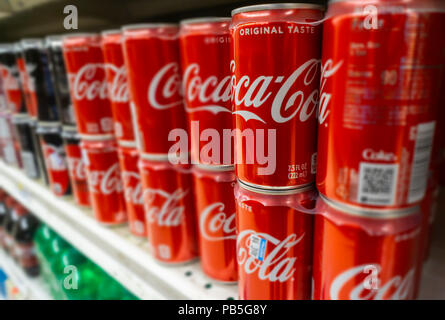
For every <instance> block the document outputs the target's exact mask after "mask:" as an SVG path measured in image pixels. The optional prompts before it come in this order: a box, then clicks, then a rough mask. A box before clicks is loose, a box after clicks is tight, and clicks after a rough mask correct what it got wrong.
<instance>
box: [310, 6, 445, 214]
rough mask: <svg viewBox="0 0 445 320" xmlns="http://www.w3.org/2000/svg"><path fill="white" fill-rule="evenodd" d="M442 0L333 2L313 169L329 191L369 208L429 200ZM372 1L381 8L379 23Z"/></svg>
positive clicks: (444, 46) (444, 17)
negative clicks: (314, 168)
mask: <svg viewBox="0 0 445 320" xmlns="http://www.w3.org/2000/svg"><path fill="white" fill-rule="evenodd" d="M433 3H435V5H433ZM440 3H441V5H440V7H439V2H431V1H408V2H407V1H391V2H390V3H388V2H387V1H369V0H365V1H338V2H332V3H331V4H330V5H329V9H328V12H327V20H326V21H325V22H324V23H323V59H322V74H321V95H320V108H319V109H320V112H319V128H318V155H319V157H318V167H317V187H318V190H319V191H320V192H321V193H322V194H324V195H325V196H326V197H328V198H330V199H332V200H335V201H339V202H343V203H346V204H356V205H361V206H365V207H370V208H402V207H409V206H413V205H416V204H418V203H419V202H420V201H421V200H422V198H423V197H424V195H425V190H426V187H427V178H428V170H429V167H430V164H431V151H432V147H433V138H434V132H435V130H436V128H437V110H438V103H439V97H440V95H441V94H442V93H441V91H440V86H441V83H442V82H443V81H444V72H443V61H444V59H445V38H444V37H442V36H441V34H440V33H441V31H440V30H443V29H445V10H444V9H445V6H444V3H443V2H440ZM367 5H371V7H373V8H375V14H374V15H376V14H377V12H378V19H377V16H374V18H373V19H374V20H375V22H376V23H375V25H372V24H370V21H369V19H370V18H372V17H373V16H372V14H370V13H367V11H366V10H365V8H366V6H367ZM376 61H379V63H376ZM441 107H442V106H441Z"/></svg>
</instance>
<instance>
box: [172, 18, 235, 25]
mask: <svg viewBox="0 0 445 320" xmlns="http://www.w3.org/2000/svg"><path fill="white" fill-rule="evenodd" d="M229 21H232V18H230V17H198V18H188V19H183V20H181V21H179V24H180V25H181V26H182V25H186V24H195V23H204V22H229Z"/></svg>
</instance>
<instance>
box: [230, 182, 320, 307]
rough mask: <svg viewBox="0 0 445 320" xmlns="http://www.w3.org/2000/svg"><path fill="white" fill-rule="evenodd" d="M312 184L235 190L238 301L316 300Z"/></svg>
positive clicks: (243, 186)
mask: <svg viewBox="0 0 445 320" xmlns="http://www.w3.org/2000/svg"><path fill="white" fill-rule="evenodd" d="M315 196H316V191H315V190H314V188H313V186H310V185H309V186H306V187H304V188H300V189H294V190H289V191H270V190H266V189H258V188H254V187H251V186H249V185H247V184H244V183H243V182H241V181H239V183H238V185H237V186H236V187H235V198H236V200H235V201H236V226H237V240H236V246H237V248H236V249H237V260H238V275H239V280H238V281H239V284H238V288H239V298H240V299H242V300H251V299H253V300H307V299H310V298H311V274H312V228H313V216H312V213H310V212H311V210H313V208H314V205H315Z"/></svg>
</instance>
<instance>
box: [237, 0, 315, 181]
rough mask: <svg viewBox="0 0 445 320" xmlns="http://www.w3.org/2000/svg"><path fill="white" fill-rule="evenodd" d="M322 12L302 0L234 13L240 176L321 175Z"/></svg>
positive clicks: (305, 178) (304, 177)
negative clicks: (318, 172)
mask: <svg viewBox="0 0 445 320" xmlns="http://www.w3.org/2000/svg"><path fill="white" fill-rule="evenodd" d="M322 18H323V7H322V6H319V5H315V4H303V3H295V4H271V5H257V6H250V7H243V8H239V9H236V10H234V11H232V26H231V32H232V41H233V45H232V54H233V61H232V63H231V71H232V110H233V115H234V126H235V131H236V133H235V137H236V143H235V150H236V174H237V177H238V178H239V179H240V180H241V181H243V182H245V183H248V184H250V185H253V186H257V187H261V186H264V187H269V188H277V189H279V188H281V189H292V188H295V187H299V186H304V185H307V184H310V183H312V182H313V181H314V180H315V169H316V152H317V147H316V143H317V141H316V134H317V132H316V130H317V120H316V113H317V111H316V110H317V105H318V94H319V92H318V90H319V75H320V57H321V24H320V23H314V22H315V21H318V20H321V19H322ZM278 57H279V58H278Z"/></svg>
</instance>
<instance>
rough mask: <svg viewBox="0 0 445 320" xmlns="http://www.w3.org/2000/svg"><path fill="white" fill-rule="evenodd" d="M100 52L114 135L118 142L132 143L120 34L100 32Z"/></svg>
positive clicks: (132, 130)
mask: <svg viewBox="0 0 445 320" xmlns="http://www.w3.org/2000/svg"><path fill="white" fill-rule="evenodd" d="M102 52H103V55H104V60H105V71H106V75H107V82H108V94H109V97H110V100H111V108H112V111H113V120H114V135H115V136H116V139H117V140H118V141H126V142H131V141H134V139H135V138H134V128H133V123H132V115H131V110H130V94H129V92H128V85H127V71H126V69H125V65H124V55H123V51H122V32H121V31H120V30H109V31H104V32H102Z"/></svg>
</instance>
